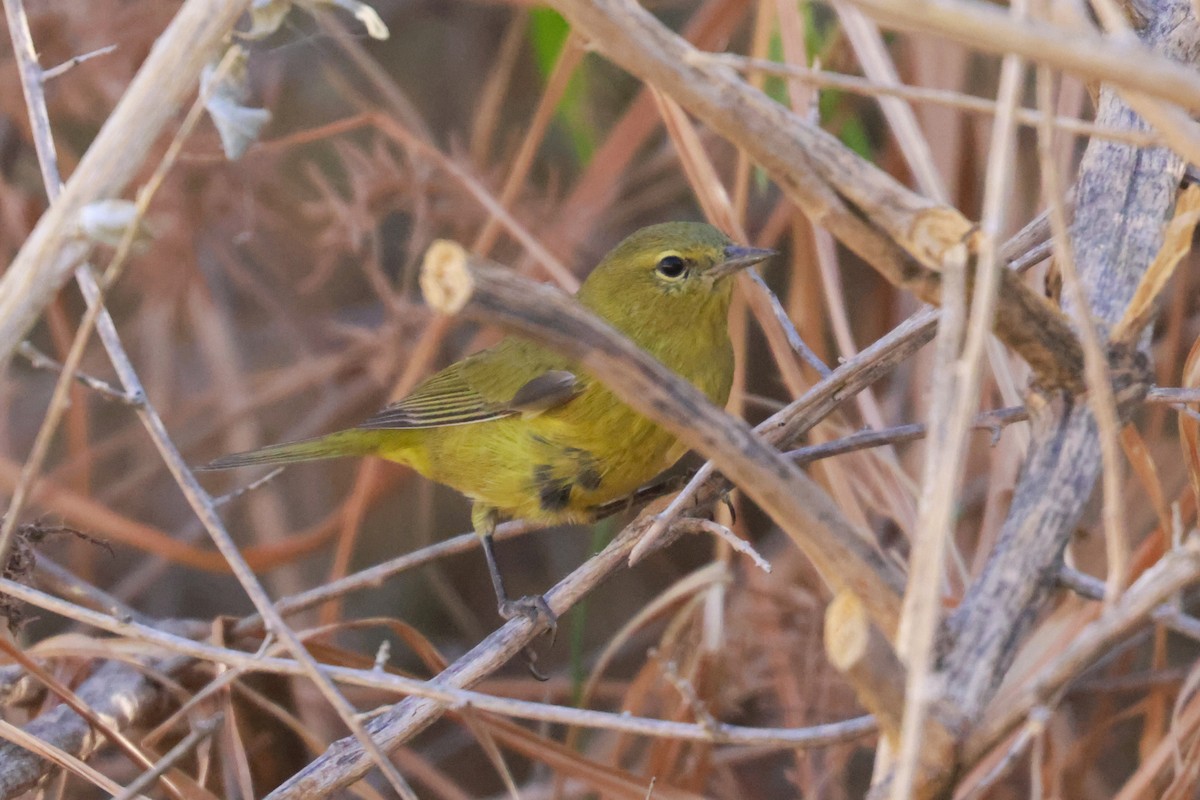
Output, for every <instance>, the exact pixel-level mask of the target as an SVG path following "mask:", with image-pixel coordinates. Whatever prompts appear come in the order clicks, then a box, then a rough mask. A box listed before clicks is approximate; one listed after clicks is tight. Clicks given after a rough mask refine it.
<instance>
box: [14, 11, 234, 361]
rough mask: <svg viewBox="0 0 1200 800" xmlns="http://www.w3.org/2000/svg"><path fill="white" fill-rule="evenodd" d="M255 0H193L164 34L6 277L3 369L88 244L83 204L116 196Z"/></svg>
mask: <svg viewBox="0 0 1200 800" xmlns="http://www.w3.org/2000/svg"><path fill="white" fill-rule="evenodd" d="M249 4H250V0H187V2H186V3H184V5H183V7H182V8H180V10H179V12H178V13H177V14H176V15H175V18H174V19H173V20H172V21H171V24H170V25H169V26H167V29H166V30H165V31H163V33H162V35H161V36H159V38H158V41H156V42H155V44H154V47H153V49H151V51H150V55H149V56H147V57H146V60H145V62H143V64H142V67H141V69H140V70H138V74H137V75H136V76H135V77H134V79H133V82H132V83H130V85H129V88H128V89H127V90H126V92H125V94H124V95H123V96H122V98H121V102H120V103H118V104H117V107H116V108H115V109H114V110H113V113H112V115H111V116H109V118H108V120H107V121H106V122H105V123H104V127H103V128H101V129H100V133H99V134H98V135H97V136H96V139H95V141H93V142H92V144H91V146H90V147H89V148H88V150H87V153H85V154H84V156H83V160H82V161H80V162H79V166H78V168H76V170H75V172H74V173H73V174H72V175H71V177H70V179H69V180H68V181H67V183H66V185H65V186H64V187H63V190H62V194H61V195H59V197H58V198H57V199H56V200H55V202H54V203H53V204H51V206H50V208H48V209H47V210H46V213H45V214H43V215H42V218H41V219H40V220H38V224H37V226H36V227H35V228H34V229H33V232H32V233H31V234H30V235H29V238H27V239H26V240H25V243H24V244H23V245H22V246H21V250H20V251H19V252H18V253H17V256H16V258H15V259H13V262H12V264H10V265H9V267H8V270H7V271H6V272H5V273H4V277H3V278H2V279H0V374H3V373H4V372H6V371H7V367H8V362H9V359H10V358H11V357H12V354H13V352H14V351H15V350H16V347H17V345H18V344H19V343H20V341H21V339H22V338H23V337H24V336H25V334H26V332H27V331H28V330H29V329H30V328H31V327H32V326H33V324H34V322H35V321H36V320H37V318H38V315H39V314H41V312H42V309H43V308H45V306H46V304H47V303H49V302H50V299H51V298H53V297H54V295H55V293H57V292H58V290H59V287H61V286H62V285H63V283H64V282H66V280H67V279H68V278H69V277H70V276H71V272H72V270H74V269H75V267H77V266H78V265H79V264H80V263H81V262H82V261H83V260H84V258H85V257H86V255H87V252H88V250H89V249H90V244H89V243H88V241H87V240H86V239H85V238H83V237H82V236H80V235H79V234H78V227H79V213H80V211H81V210H82V209H83V208H84V207H85V206H87V205H88V204H89V203H92V202H95V201H97V200H104V199H109V198H113V197H117V196H118V195H119V194H120V193H121V192H122V190H124V188H125V187H126V186H127V185H128V184H129V182H130V181H131V180H132V179H133V177H134V175H135V174H136V172H137V170H138V169H139V168H140V166H141V163H142V159H143V158H145V156H146V154H147V153H148V152H149V150H150V147H151V145H153V144H154V141H155V140H156V139H157V138H158V135H159V133H160V132H161V131H162V129H163V126H164V125H166V123H167V121H168V120H170V119H172V118H173V117H174V115H175V113H176V112H177V111H178V110H179V108H180V106H181V105H182V104H183V101H184V100H185V99H186V98H187V97H188V95H190V94H191V93H192V92H193V91H195V88H196V84H197V82H198V81H199V78H200V70H201V69H202V68H203V67H204V65H205V64H207V63H208V61H209V59H210V58H211V57H212V54H213V52H214V51H215V50H216V48H217V47H218V46H219V44H220V43H221V42H222V41H223V40H224V39H225V37H226V36H228V35H229V32H230V30H232V28H233V25H234V23H235V22H236V21H237V19H238V17H239V16H240V15H241V14H242V12H243V11H244V10H245V9H246V7H247V6H248V5H249ZM12 5H13V4H12V3H5V6H6V8H7V7H9V6H12ZM14 30H15V29H14ZM28 88H29V87H28V86H26V89H27V90H28ZM35 125H36V122H35ZM53 188H57V186H54V187H53Z"/></svg>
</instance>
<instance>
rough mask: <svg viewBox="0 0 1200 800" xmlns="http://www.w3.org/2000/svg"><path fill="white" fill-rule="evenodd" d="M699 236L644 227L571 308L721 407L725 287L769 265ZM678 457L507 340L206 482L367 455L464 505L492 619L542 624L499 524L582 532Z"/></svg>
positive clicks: (672, 446)
mask: <svg viewBox="0 0 1200 800" xmlns="http://www.w3.org/2000/svg"><path fill="white" fill-rule="evenodd" d="M772 254H773V253H772V251H770V250H760V249H756V248H751V247H743V246H740V245H736V244H733V243H732V242H731V241H730V240H729V239H728V237H726V236H725V235H724V234H722V233H721V232H720V231H718V230H717V229H716V228H713V227H712V226H710V225H705V224H702V223H695V222H671V223H666V224H662V225H652V226H650V227H647V228H642V229H641V230H639V231H637V232H636V233H634V234H632V235H631V236H629V237H628V238H627V239H625V240H624V241H623V242H621V243H620V244H619V245H617V246H616V248H614V249H613V250H612V251H611V252H610V253H609V254H608V255H606V256H605V257H604V259H603V260H602V261H601V262H600V264H599V265H598V266H597V267H596V269H595V270H593V271H592V273H591V275H589V276H588V278H587V280H586V281H585V282H584V283H583V286H581V287H580V289H579V293H578V295H577V299H578V300H579V302H580V304H582V305H583V306H584V307H586V308H588V309H590V310H591V311H592V312H593V313H595V314H596V315H597V316H599V317H600V318H601V319H603V320H604V321H605V322H607V323H608V324H610V325H612V326H613V327H614V328H616V329H617V330H619V331H620V332H621V333H623V334H625V335H626V336H628V337H629V338H630V339H632V340H633V341H634V342H635V343H637V344H638V345H639V346H641V347H642V348H644V349H645V350H646V351H647V352H649V353H650V354H651V355H653V356H654V357H656V358H657V359H658V360H659V361H661V362H662V363H663V364H665V365H666V366H667V367H669V368H670V369H672V370H674V371H675V372H677V373H678V374H679V375H681V376H683V377H684V378H686V379H687V380H689V381H691V382H692V383H693V384H695V385H696V387H697V388H699V389H700V390H701V391H702V392H704V394H705V395H707V396H708V398H709V399H710V400H712V401H713V402H714V403H717V404H720V405H723V404H724V403H725V401H726V400H727V399H728V397H729V387H730V383H731V382H732V379H733V348H732V346H731V345H730V342H729V323H728V312H729V302H730V297H731V294H732V281H731V280H730V278H732V276H733V275H734V274H735V273H736V272H738V271H739V270H741V269H743V268H745V267H748V266H750V265H752V264H756V263H758V262H760V261H762V260H764V259H765V258H767V257H769V256H770V255H772ZM684 449H685V448H684V447H683V446H682V445H680V444H679V443H678V442H677V441H676V439H675V437H674V436H672V435H671V434H670V433H668V432H667V431H665V430H663V429H662V428H660V427H659V426H658V425H655V424H654V423H653V422H651V421H650V420H648V419H646V418H645V417H643V416H642V415H641V414H638V413H637V412H635V411H634V410H633V409H631V408H629V407H628V406H627V405H625V404H624V403H622V402H621V401H620V400H619V399H617V397H616V396H615V395H614V394H613V393H612V392H610V391H609V390H608V389H607V388H605V386H604V385H603V384H602V383H600V382H599V381H597V380H595V379H594V378H592V377H591V376H590V375H588V374H587V373H585V372H583V371H581V370H580V369H579V368H578V366H577V365H576V364H574V363H572V362H571V361H570V360H569V359H567V358H564V357H562V356H559V355H556V354H555V353H553V352H551V351H550V350H547V349H546V348H544V347H541V346H540V345H537V344H534V343H533V342H530V341H527V340H525V339H520V338H517V337H508V338H506V339H504V340H502V341H501V342H500V343H499V344H497V345H496V346H494V347H491V348H488V349H487V350H484V351H482V352H479V353H476V354H475V355H473V356H470V357H468V358H464V359H463V360H461V361H459V362H457V363H455V364H452V365H450V366H449V367H447V368H446V369H444V370H442V371H441V372H438V373H437V374H436V375H433V376H431V377H430V378H428V379H427V380H425V381H424V382H423V383H421V384H420V385H419V386H417V387H416V389H415V390H413V393H412V394H410V395H409V396H408V397H406V398H405V399H403V400H401V401H400V402H398V403H395V404H394V405H390V406H388V407H387V408H385V409H383V410H382V411H380V412H379V413H378V414H376V415H375V416H373V417H371V418H370V419H368V420H366V421H365V422H363V423H362V424H361V425H359V426H357V427H355V428H350V429H349V430H344V431H339V432H337V433H331V434H329V435H327V436H321V437H319V438H315V439H307V440H304V441H299V442H292V443H288V444H277V445H272V446H270V447H264V448H262V449H260V450H253V451H250V452H248V453H237V454H234V455H228V456H224V457H223V458H219V459H217V460H216V461H214V462H212V463H211V464H209V465H208V466H207V467H206V468H207V469H227V468H230V467H242V466H248V465H251V464H284V463H289V462H293V461H308V460H311V459H319V458H332V457H335V456H360V455H374V456H380V457H382V458H386V459H389V460H391V461H397V462H399V463H401V464H407V465H408V466H410V467H412V468H413V469H415V470H416V471H417V472H419V473H421V474H422V475H424V476H426V477H428V478H431V479H433V480H435V481H437V482H439V483H444V484H446V485H447V486H451V487H453V488H455V489H457V490H458V491H460V492H462V493H463V494H465V495H466V496H467V497H469V498H471V500H472V502H473V504H474V505H473V507H472V513H471V519H472V522H473V524H474V527H475V532H476V533H478V534H479V536H480V537H481V538H482V540H483V551H484V555H485V556H486V557H487V563H488V571H489V572H490V573H491V577H492V583H493V585H494V587H495V590H496V597H497V600H498V601H499V610H500V614H501V616H503V617H504V618H506V619H509V618H512V617H513V616H514V615H516V614H524V615H527V616H530V617H531V618H536V617H537V616H538V615H544V617H545V621H546V622H548V623H549V624H550V625H553V623H554V615H553V614H551V613H550V609H549V607H548V606H547V605H546V603H545V601H544V600H543V599H542V598H541V597H525V598H521V599H519V600H516V601H512V600H509V599H508V596H507V595H506V594H505V591H504V584H503V582H502V581H501V579H500V571H499V569H498V568H497V566H496V558H495V554H494V552H493V547H492V532H493V530H494V529H495V526H496V523H497V522H498V521H499V520H500V519H501V518H524V519H529V520H534V521H537V522H544V523H547V524H554V523H565V522H583V521H588V520H591V519H593V518H594V516H595V509H596V508H597V507H598V506H601V505H603V504H605V503H608V502H610V501H613V500H617V499H620V498H623V497H625V496H627V495H629V494H630V493H632V492H633V491H634V490H636V489H637V488H638V487H639V486H642V485H643V484H645V483H646V482H648V481H649V480H650V479H652V478H653V477H654V476H656V475H657V474H658V473H660V472H662V471H663V470H665V469H667V468H668V467H670V466H671V465H672V464H674V463H675V462H676V461H677V460H678V459H679V457H680V456H681V455H683V452H684Z"/></svg>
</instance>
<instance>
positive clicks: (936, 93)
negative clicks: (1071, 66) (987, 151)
mask: <svg viewBox="0 0 1200 800" xmlns="http://www.w3.org/2000/svg"><path fill="white" fill-rule="evenodd" d="M703 57H704V58H711V59H712V60H713V61H714V62H715V63H718V64H725V65H727V66H730V67H733V68H734V69H737V70H741V71H743V72H761V73H763V74H766V75H779V76H782V77H789V78H799V79H800V80H802V81H806V82H809V83H812V84H813V85H814V86H825V87H829V88H831V89H841V90H842V91H846V92H853V93H855V94H861V95H867V96H881V97H897V98H900V99H902V100H911V101H913V102H917V103H932V104H936V105H941V106H946V107H947V108H958V109H962V110H963V111H970V112H973V113H979V114H989V115H994V114H996V111H997V106H996V102H995V101H994V100H988V99H987V98H986V97H975V96H974V95H969V94H963V93H962V92H956V91H952V90H949V89H930V88H928V87H925V86H909V85H907V84H900V83H881V82H879V81H873V80H871V79H870V78H861V77H859V76H857V75H845V74H843V73H840V72H829V71H827V70H823V69H817V68H815V67H804V66H800V65H798V64H780V63H779V62H777V61H768V60H767V59H763V58H751V57H749V56H743V55H738V54H736V53H705V54H704V55H703ZM1013 118H1014V119H1015V120H1016V122H1017V123H1018V124H1019V125H1023V126H1025V127H1030V128H1032V127H1036V126H1037V125H1039V124H1040V123H1041V121H1042V119H1043V115H1042V112H1041V111H1038V110H1037V109H1031V108H1017V109H1014V111H1013ZM1051 124H1052V125H1053V126H1054V128H1055V129H1056V130H1061V131H1063V132H1065V133H1069V134H1072V135H1074V136H1086V137H1088V138H1094V139H1110V140H1112V141H1115V142H1127V143H1129V144H1135V145H1138V146H1141V147H1146V146H1149V145H1155V144H1162V143H1163V142H1162V136H1160V135H1158V134H1156V133H1153V132H1150V133H1145V132H1142V131H1128V130H1122V129H1120V128H1107V127H1103V126H1101V125H1097V124H1095V123H1094V122H1089V121H1087V120H1082V119H1075V118H1074V117H1059V116H1055V117H1053V118H1052V119H1051Z"/></svg>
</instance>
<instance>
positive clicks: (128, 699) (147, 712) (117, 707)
mask: <svg viewBox="0 0 1200 800" xmlns="http://www.w3.org/2000/svg"><path fill="white" fill-rule="evenodd" d="M175 661H176V662H179V660H178V659H175ZM179 663H182V662H179ZM161 666H162V665H160V667H161ZM75 693H76V695H77V696H78V697H79V698H80V699H81V700H82V701H83V702H85V703H86V704H87V705H89V706H90V707H91V708H92V710H93V711H94V712H95V713H97V714H99V715H101V716H102V717H103V718H105V719H106V720H108V722H109V724H110V725H112V726H113V727H114V728H116V729H117V730H118V731H124V730H127V729H129V728H131V727H134V726H137V725H139V724H142V723H144V722H145V721H147V720H151V719H154V718H155V716H156V715H157V714H158V712H159V710H160V709H161V708H162V705H163V703H164V702H165V700H166V699H167V698H166V695H165V693H164V690H163V687H162V685H161V684H160V683H158V682H157V681H155V680H153V679H152V678H150V677H149V676H148V675H147V674H146V673H143V672H139V671H137V670H135V669H132V668H130V667H129V666H128V665H126V664H123V663H121V662H120V661H108V662H105V663H103V664H101V665H100V666H99V667H98V668H97V669H96V671H95V672H94V673H92V675H91V676H90V677H89V678H88V679H87V680H86V681H84V682H83V684H82V685H80V686H79V688H78V689H76V691H75ZM25 731H26V732H27V733H29V734H31V735H33V736H36V737H38V738H39V739H41V740H43V741H45V742H47V743H49V744H52V745H54V746H55V747H58V748H59V749H61V750H64V751H66V752H67V753H70V754H71V755H74V756H77V757H79V758H81V759H85V758H87V757H88V755H90V754H91V753H92V751H93V750H95V749H96V747H97V746H98V745H100V744H103V742H104V739H103V737H101V736H100V735H99V734H97V733H96V731H95V730H93V729H92V727H91V725H89V724H88V721H87V720H86V719H84V718H83V717H81V716H79V715H78V714H76V713H75V712H74V711H73V710H72V709H71V708H70V706H68V705H67V704H66V703H61V704H59V705H57V706H55V707H54V708H52V709H51V710H49V711H47V712H46V713H44V714H41V715H39V716H38V718H37V719H35V720H34V721H32V722H30V723H29V724H28V725H27V726H25ZM52 767H53V765H52V764H49V763H47V762H46V761H45V760H43V759H42V758H40V757H39V756H36V755H34V754H33V753H31V752H29V751H28V750H25V749H24V748H22V747H18V746H16V745H14V744H9V743H3V744H0V797H13V796H15V795H17V794H19V793H21V792H24V791H28V790H30V789H32V788H33V787H34V786H36V785H37V783H38V781H40V780H41V779H42V778H43V777H45V776H46V775H47V774H48V771H49V770H50V769H51V768H52Z"/></svg>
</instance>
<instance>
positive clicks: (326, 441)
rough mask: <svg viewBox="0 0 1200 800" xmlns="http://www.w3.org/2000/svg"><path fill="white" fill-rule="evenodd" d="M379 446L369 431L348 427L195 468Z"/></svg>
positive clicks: (355, 452) (288, 460)
mask: <svg viewBox="0 0 1200 800" xmlns="http://www.w3.org/2000/svg"><path fill="white" fill-rule="evenodd" d="M377 450H378V442H376V441H375V437H373V436H370V435H367V434H366V433H365V432H364V431H358V430H348V431H339V432H338V433H331V434H329V435H327V436H318V437H316V438H314V439H302V440H300V441H298V442H284V443H283V444H273V445H269V446H267V447H260V448H259V449H257V450H248V451H246V452H245V453H231V454H229V455H227V456H221V457H220V458H218V459H216V460H215V461H211V462H209V463H207V464H205V465H204V466H202V467H197V468H196V469H199V470H218V469H234V468H235V467H249V466H254V465H260V464H293V463H295V462H297V461H316V460H318V459H322V458H337V457H339V456H365V455H370V454H372V453H375V452H377Z"/></svg>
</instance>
